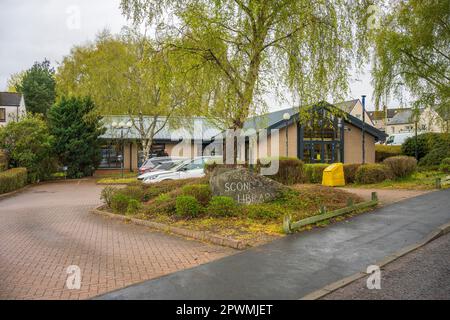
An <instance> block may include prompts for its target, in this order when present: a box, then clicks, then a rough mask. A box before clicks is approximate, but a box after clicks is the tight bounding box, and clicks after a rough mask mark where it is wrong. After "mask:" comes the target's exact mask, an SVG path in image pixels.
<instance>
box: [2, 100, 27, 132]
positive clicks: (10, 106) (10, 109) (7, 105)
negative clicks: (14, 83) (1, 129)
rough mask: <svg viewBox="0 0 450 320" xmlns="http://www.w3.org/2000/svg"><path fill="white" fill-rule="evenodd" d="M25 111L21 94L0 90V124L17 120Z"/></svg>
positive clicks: (3, 124)
mask: <svg viewBox="0 0 450 320" xmlns="http://www.w3.org/2000/svg"><path fill="white" fill-rule="evenodd" d="M25 112H26V108H25V100H24V98H23V96H22V95H21V94H19V93H15V92H0V126H5V125H6V124H8V122H11V121H17V120H18V119H19V117H20V116H21V115H22V114H24V113H25Z"/></svg>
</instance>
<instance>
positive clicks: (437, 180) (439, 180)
mask: <svg viewBox="0 0 450 320" xmlns="http://www.w3.org/2000/svg"><path fill="white" fill-rule="evenodd" d="M441 188H442V180H441V178H436V189H441Z"/></svg>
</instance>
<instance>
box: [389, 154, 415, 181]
mask: <svg viewBox="0 0 450 320" xmlns="http://www.w3.org/2000/svg"><path fill="white" fill-rule="evenodd" d="M383 164H384V165H386V166H387V167H389V168H390V169H391V172H392V174H393V175H394V178H405V177H409V176H410V175H412V174H413V173H414V171H416V169H417V160H416V159H415V158H413V157H407V156H397V157H390V158H387V159H385V160H384V161H383Z"/></svg>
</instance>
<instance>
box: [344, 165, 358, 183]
mask: <svg viewBox="0 0 450 320" xmlns="http://www.w3.org/2000/svg"><path fill="white" fill-rule="evenodd" d="M361 165H362V164H359V163H348V164H347V163H345V164H344V177H345V183H347V184H348V183H354V182H355V181H356V172H357V171H358V169H359V167H361Z"/></svg>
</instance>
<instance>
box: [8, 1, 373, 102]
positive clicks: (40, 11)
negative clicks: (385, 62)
mask: <svg viewBox="0 0 450 320" xmlns="http://www.w3.org/2000/svg"><path fill="white" fill-rule="evenodd" d="M119 3H120V0H0V21H1V26H0V45H1V48H2V50H0V91H2V90H5V89H6V82H7V80H8V78H9V77H10V75H11V74H13V73H16V72H19V71H21V70H25V69H28V68H29V67H30V66H31V65H32V64H33V63H34V62H35V61H42V60H43V59H44V58H47V59H49V60H50V61H51V63H52V65H53V66H55V67H56V66H57V65H58V63H59V62H61V60H62V58H63V57H64V56H65V55H67V54H69V52H70V49H71V48H72V47H73V46H74V45H77V44H83V43H86V42H87V41H89V40H93V39H95V36H96V34H97V33H98V32H99V31H101V30H102V29H104V28H108V29H110V30H111V31H112V32H113V33H116V32H119V31H120V30H121V28H122V26H123V25H125V24H126V23H127V22H126V20H125V18H124V17H123V16H122V15H121V12H120V9H119ZM365 71H366V72H365V74H363V75H359V76H358V75H356V74H354V75H353V77H352V79H353V81H351V93H350V94H349V95H348V99H356V98H360V97H361V95H362V94H365V95H367V96H368V99H367V102H368V109H373V101H372V86H371V84H370V74H369V71H368V69H367V70H365ZM268 104H269V108H270V109H271V110H275V109H280V108H282V107H289V106H288V105H281V104H280V103H279V102H277V101H276V100H275V99H273V98H268Z"/></svg>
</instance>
